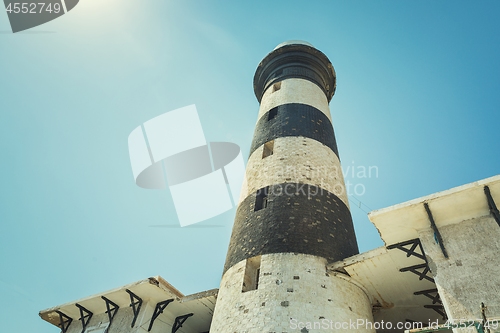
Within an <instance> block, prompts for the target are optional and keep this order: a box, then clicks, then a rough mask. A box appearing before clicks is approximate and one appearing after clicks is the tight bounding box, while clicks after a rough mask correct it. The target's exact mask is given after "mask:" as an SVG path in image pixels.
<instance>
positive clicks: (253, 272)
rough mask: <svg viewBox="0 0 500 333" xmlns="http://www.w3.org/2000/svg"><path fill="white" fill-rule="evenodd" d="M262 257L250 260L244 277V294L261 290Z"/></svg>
mask: <svg viewBox="0 0 500 333" xmlns="http://www.w3.org/2000/svg"><path fill="white" fill-rule="evenodd" d="M259 275H260V256H257V257H253V258H248V259H247V262H246V266H245V275H244V276H243V286H242V287H241V291H242V292H246V291H250V290H257V289H258V288H259Z"/></svg>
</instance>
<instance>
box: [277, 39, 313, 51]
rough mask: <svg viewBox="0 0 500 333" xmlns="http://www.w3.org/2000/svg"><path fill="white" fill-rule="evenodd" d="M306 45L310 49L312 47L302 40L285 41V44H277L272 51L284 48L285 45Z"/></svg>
mask: <svg viewBox="0 0 500 333" xmlns="http://www.w3.org/2000/svg"><path fill="white" fill-rule="evenodd" d="M297 44H298V45H306V46H310V47H314V46H313V45H312V44H311V43H308V42H306V41H304V40H298V39H297V40H287V41H286V42H283V43H281V44H279V45H278V46H276V47H275V48H274V50H277V49H279V48H280V47H283V46H286V45H297Z"/></svg>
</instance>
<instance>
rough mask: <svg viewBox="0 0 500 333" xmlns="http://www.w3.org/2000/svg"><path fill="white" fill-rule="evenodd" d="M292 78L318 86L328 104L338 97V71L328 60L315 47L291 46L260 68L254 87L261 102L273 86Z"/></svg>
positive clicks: (278, 49)
mask: <svg viewBox="0 0 500 333" xmlns="http://www.w3.org/2000/svg"><path fill="white" fill-rule="evenodd" d="M291 78H299V79H304V80H309V81H311V82H313V83H315V84H316V85H317V86H318V87H320V88H321V90H323V92H324V93H325V95H326V97H327V99H328V101H330V100H331V99H332V97H333V94H335V88H336V76H335V70H334V69H333V66H332V64H331V62H330V60H329V59H328V57H327V56H326V55H324V54H323V53H322V52H321V51H319V50H317V49H315V48H314V47H311V46H308V45H304V44H291V45H285V46H282V47H279V48H277V49H275V50H274V51H272V52H271V53H269V54H268V55H267V56H266V57H265V58H264V59H263V60H262V61H261V62H260V64H259V67H257V71H256V72H255V76H254V79H253V88H254V91H255V96H256V97H257V100H258V101H259V103H260V101H261V99H262V95H264V92H265V91H266V89H267V88H269V87H270V86H271V85H272V84H274V83H276V82H280V81H283V80H285V79H291Z"/></svg>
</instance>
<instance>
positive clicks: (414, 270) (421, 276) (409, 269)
mask: <svg viewBox="0 0 500 333" xmlns="http://www.w3.org/2000/svg"><path fill="white" fill-rule="evenodd" d="M419 269H422V272H419V271H418V270H419ZM399 271H400V272H412V273H414V274H417V275H418V279H419V280H422V279H426V280H428V281H430V282H432V283H434V279H433V278H431V277H430V276H428V275H427V273H429V272H430V271H431V270H430V269H429V266H427V264H420V265H413V266H408V267H403V268H401V269H400V270H399Z"/></svg>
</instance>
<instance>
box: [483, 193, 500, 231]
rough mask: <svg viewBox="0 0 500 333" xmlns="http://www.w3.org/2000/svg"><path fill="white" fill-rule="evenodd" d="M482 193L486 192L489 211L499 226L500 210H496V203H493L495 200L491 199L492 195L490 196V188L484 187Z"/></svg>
mask: <svg viewBox="0 0 500 333" xmlns="http://www.w3.org/2000/svg"><path fill="white" fill-rule="evenodd" d="M484 194H486V199H487V200H488V207H489V208H490V213H491V214H492V215H493V218H494V219H495V221H496V222H497V224H498V226H499V227H500V212H499V211H498V208H497V205H496V204H495V200H493V197H492V196H491V192H490V188H489V187H488V186H485V187H484Z"/></svg>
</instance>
